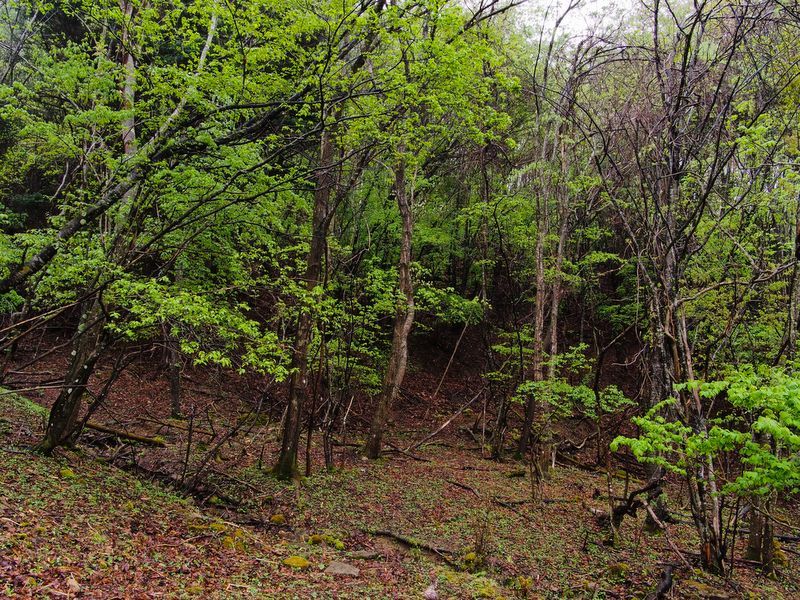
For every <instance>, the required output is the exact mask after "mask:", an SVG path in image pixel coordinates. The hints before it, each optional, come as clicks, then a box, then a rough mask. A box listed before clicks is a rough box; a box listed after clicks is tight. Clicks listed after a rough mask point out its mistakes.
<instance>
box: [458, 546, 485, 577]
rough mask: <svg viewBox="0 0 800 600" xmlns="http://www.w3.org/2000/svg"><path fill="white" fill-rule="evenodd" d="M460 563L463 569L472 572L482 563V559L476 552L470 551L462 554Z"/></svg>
mask: <svg viewBox="0 0 800 600" xmlns="http://www.w3.org/2000/svg"><path fill="white" fill-rule="evenodd" d="M462 563H463V564H464V570H465V571H469V572H473V571H477V570H478V567H480V566H481V565H482V564H483V560H482V558H481V557H480V556H478V554H477V552H473V551H470V552H467V553H466V554H465V555H464V558H463V559H462Z"/></svg>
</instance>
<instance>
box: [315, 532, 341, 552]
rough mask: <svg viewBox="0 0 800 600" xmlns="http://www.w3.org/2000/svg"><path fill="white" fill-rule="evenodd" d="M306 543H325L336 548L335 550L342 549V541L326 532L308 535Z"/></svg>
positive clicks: (316, 544)
mask: <svg viewBox="0 0 800 600" xmlns="http://www.w3.org/2000/svg"><path fill="white" fill-rule="evenodd" d="M308 543H309V544H311V545H312V546H318V545H320V544H325V545H326V546H330V547H331V548H336V549H337V550H344V542H343V541H342V540H340V539H339V538H336V537H334V536H332V535H328V534H319V533H315V534H313V535H311V536H309V538H308Z"/></svg>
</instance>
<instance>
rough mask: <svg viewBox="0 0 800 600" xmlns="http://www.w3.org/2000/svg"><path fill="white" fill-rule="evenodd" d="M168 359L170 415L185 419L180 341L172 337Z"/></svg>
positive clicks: (168, 342) (168, 340) (169, 342)
mask: <svg viewBox="0 0 800 600" xmlns="http://www.w3.org/2000/svg"><path fill="white" fill-rule="evenodd" d="M166 341H167V346H168V350H167V360H168V361H169V403H170V416H171V417H172V418H173V419H183V411H182V410H181V395H182V394H181V358H180V353H179V352H178V343H177V341H176V340H174V339H172V338H171V337H168V338H167V340H166Z"/></svg>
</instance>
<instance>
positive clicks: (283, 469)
mask: <svg viewBox="0 0 800 600" xmlns="http://www.w3.org/2000/svg"><path fill="white" fill-rule="evenodd" d="M332 158H333V142H332V140H331V138H330V133H329V132H327V131H325V132H323V134H322V140H321V142H320V170H319V175H318V176H317V185H316V189H315V191H314V212H313V215H312V218H311V246H310V248H309V251H308V256H307V258H306V273H305V280H306V290H307V291H308V293H309V295H311V293H312V292H313V290H314V288H316V287H317V286H318V285H319V283H320V277H321V274H322V261H323V259H324V257H325V246H326V243H327V237H328V223H329V220H328V204H329V201H330V195H331V189H332V188H333V184H334V178H333V173H332V171H331V161H332ZM310 302H311V299H310V298H307V299H304V300H303V303H304V304H303V306H302V307H301V309H300V316H299V317H298V319H297V332H296V334H295V343H294V350H293V352H292V376H291V378H290V380H289V403H288V405H287V408H286V417H285V418H284V420H283V434H282V437H281V453H280V457H279V458H278V464H277V466H276V467H275V474H276V475H277V476H278V477H280V478H282V479H291V478H293V477H295V475H296V474H297V448H298V445H299V443H300V433H301V430H302V427H301V425H302V419H303V410H304V407H305V405H306V404H307V399H308V349H309V347H310V345H311V338H312V335H313V332H314V322H313V316H312V313H311V306H309V304H308V303H310Z"/></svg>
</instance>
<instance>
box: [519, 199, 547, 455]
mask: <svg viewBox="0 0 800 600" xmlns="http://www.w3.org/2000/svg"><path fill="white" fill-rule="evenodd" d="M542 204H543V205H544V201H543V202H542ZM540 210H544V211H546V210H547V207H546V206H542V207H541V208H540ZM545 235H546V229H545V227H540V230H539V233H538V236H537V238H536V298H535V306H534V318H533V356H532V357H531V369H532V376H533V381H542V379H543V377H544V364H543V363H544V313H545V310H544V303H545V298H546V297H547V290H546V284H545V276H544V238H545ZM536 403H537V399H536V398H535V397H533V396H531V397H530V398H528V401H527V403H526V404H525V420H524V421H523V423H522V430H521V432H520V436H519V446H518V448H517V450H518V451H519V453H520V454H521V455H523V456H524V455H525V453H526V452H527V451H528V444H529V442H530V437H531V429H532V427H533V420H534V417H535V413H536Z"/></svg>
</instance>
